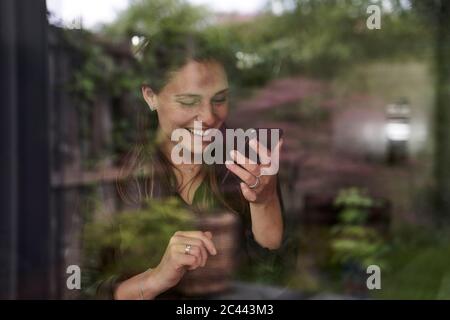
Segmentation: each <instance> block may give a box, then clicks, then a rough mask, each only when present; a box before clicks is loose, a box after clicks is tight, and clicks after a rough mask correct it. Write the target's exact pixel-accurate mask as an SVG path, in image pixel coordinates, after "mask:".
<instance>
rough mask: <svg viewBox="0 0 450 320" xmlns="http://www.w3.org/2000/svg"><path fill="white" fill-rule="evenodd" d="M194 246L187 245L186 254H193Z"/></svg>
mask: <svg viewBox="0 0 450 320" xmlns="http://www.w3.org/2000/svg"><path fill="white" fill-rule="evenodd" d="M191 249H192V246H191V245H190V244H187V245H186V247H185V248H184V254H190V253H191Z"/></svg>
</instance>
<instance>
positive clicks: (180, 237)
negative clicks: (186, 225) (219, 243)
mask: <svg viewBox="0 0 450 320" xmlns="http://www.w3.org/2000/svg"><path fill="white" fill-rule="evenodd" d="M187 245H190V246H191V249H190V250H189V254H186V253H185V250H186V246H187ZM210 254H211V255H216V254H217V250H216V247H215V246H214V243H213V242H212V234H211V232H208V231H207V232H202V231H177V232H175V234H174V235H173V236H172V238H171V239H170V241H169V244H168V246H167V249H166V251H165V253H164V256H163V257H162V259H161V262H160V263H159V265H158V266H157V267H156V268H155V269H153V270H151V272H150V273H149V279H148V282H147V283H148V284H149V285H150V286H152V287H153V288H154V290H156V291H157V292H159V293H162V292H164V291H166V290H168V289H170V288H172V287H174V286H175V285H177V284H178V282H179V281H180V280H181V279H182V278H183V276H184V274H185V273H186V271H187V270H195V269H197V268H199V267H204V266H205V264H206V261H207V260H208V256H209V255H210Z"/></svg>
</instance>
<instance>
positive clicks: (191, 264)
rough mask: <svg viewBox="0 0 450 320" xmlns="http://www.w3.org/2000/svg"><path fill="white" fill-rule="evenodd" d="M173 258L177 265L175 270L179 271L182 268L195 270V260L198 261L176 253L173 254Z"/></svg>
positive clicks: (189, 256)
mask: <svg viewBox="0 0 450 320" xmlns="http://www.w3.org/2000/svg"><path fill="white" fill-rule="evenodd" d="M173 257H174V260H175V263H176V264H177V269H181V268H183V267H188V268H189V270H194V269H196V264H197V259H198V258H197V257H196V256H192V255H190V254H184V253H178V252H177V253H175V254H174V256H173Z"/></svg>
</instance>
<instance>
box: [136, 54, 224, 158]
mask: <svg viewBox="0 0 450 320" xmlns="http://www.w3.org/2000/svg"><path fill="white" fill-rule="evenodd" d="M143 94H144V98H145V99H146V101H147V102H148V103H149V104H150V105H153V106H156V107H157V108H156V112H157V113H158V120H159V131H160V134H162V138H163V140H164V141H166V142H169V141H171V139H170V138H171V135H172V132H173V131H174V130H176V129H187V130H189V132H190V138H191V139H190V140H191V143H190V144H189V143H188V141H186V140H187V139H183V143H182V144H183V146H184V147H185V148H186V149H187V150H189V151H191V152H193V143H192V142H193V140H194V136H197V137H201V136H203V135H208V133H209V132H210V131H207V130H208V129H210V128H216V129H218V128H219V127H220V126H221V125H222V124H223V123H224V121H225V119H226V117H227V115H228V80H227V76H226V73H225V70H224V69H223V67H222V66H221V65H220V64H219V63H217V62H196V61H190V62H188V63H187V64H186V65H184V66H183V67H182V68H181V69H179V70H178V71H176V72H175V73H174V74H173V75H172V77H171V79H170V80H169V82H168V83H167V84H166V86H165V87H164V88H163V89H162V90H161V91H160V92H159V93H158V94H157V95H156V94H154V93H153V92H152V90H151V89H150V88H144V89H143ZM194 121H201V122H202V128H201V130H200V131H198V130H196V131H194ZM202 140H204V139H202ZM174 143H175V144H176V143H178V142H172V144H174ZM208 143H210V142H208V141H204V142H203V143H202V150H203V149H204V148H205V147H206V146H207V144H208Z"/></svg>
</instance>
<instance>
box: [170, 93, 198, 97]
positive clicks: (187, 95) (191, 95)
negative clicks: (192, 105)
mask: <svg viewBox="0 0 450 320" xmlns="http://www.w3.org/2000/svg"><path fill="white" fill-rule="evenodd" d="M175 97H177V98H201V95H199V94H193V93H182V94H176V95H175Z"/></svg>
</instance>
